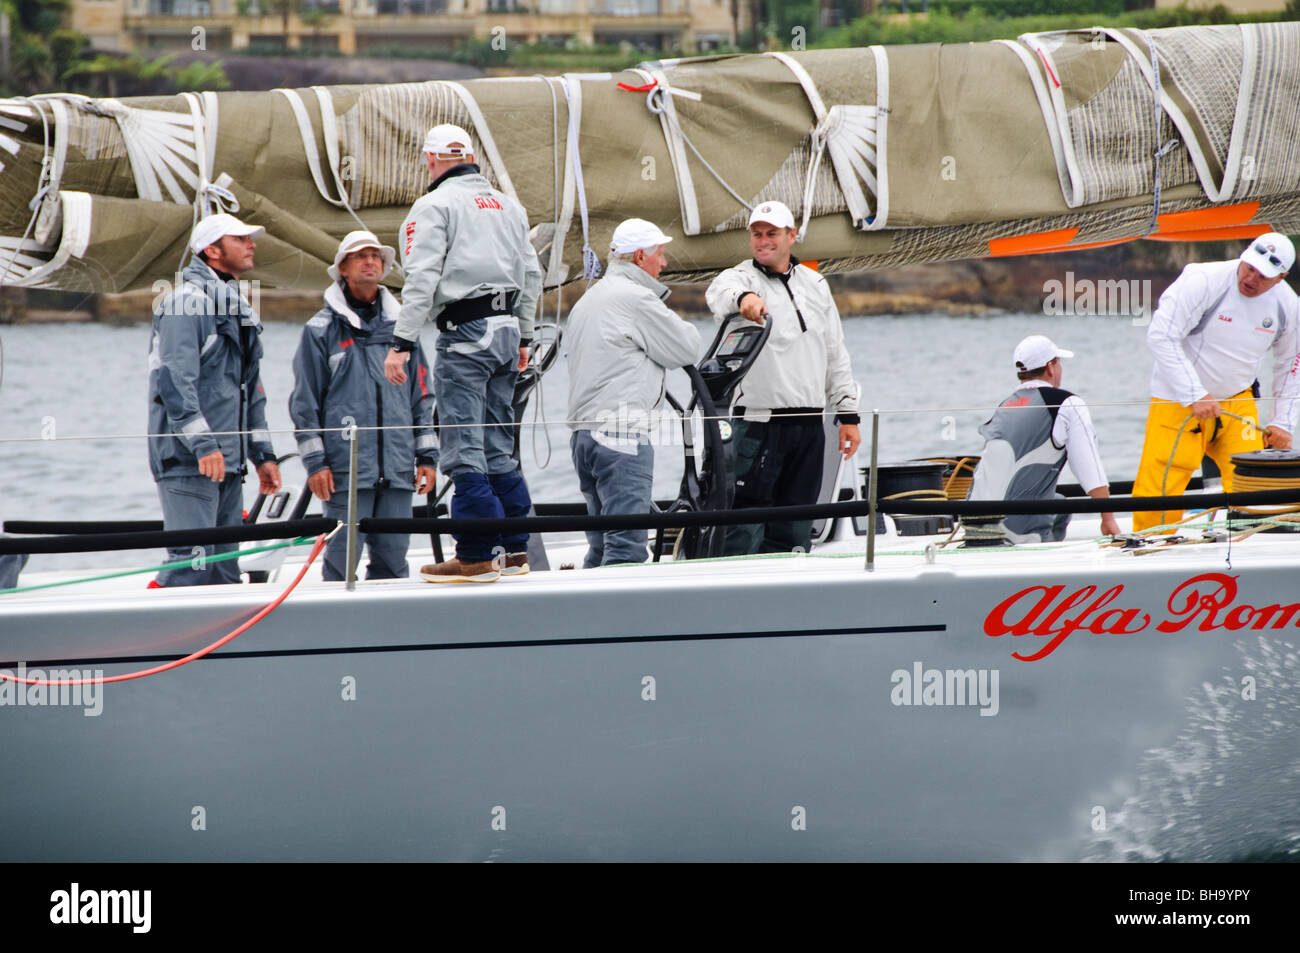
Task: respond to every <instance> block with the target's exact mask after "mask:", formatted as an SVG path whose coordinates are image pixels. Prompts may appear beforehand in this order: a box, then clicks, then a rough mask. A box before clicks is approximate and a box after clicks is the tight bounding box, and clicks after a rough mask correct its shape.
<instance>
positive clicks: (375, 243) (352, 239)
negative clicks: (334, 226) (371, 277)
mask: <svg viewBox="0 0 1300 953" xmlns="http://www.w3.org/2000/svg"><path fill="white" fill-rule="evenodd" d="M364 248H378V249H379V253H380V254H381V255H382V256H383V258H384V273H383V274H382V275H380V276H379V277H380V278H381V279H383V278H387V277H388V273H389V272H390V271H392V270H393V259H394V258H396V257H397V252H396V251H395V250H394V249H392V248H390V247H389V246H387V245H385V244H384V243H383V242H381V241H380V240H379V239H378V238H376V237H375V233H374V232H366V231H361V230H357V231H355V232H348V233H347V234H346V235H344V236H343V241H341V242H339V250H338V251H336V252H335V253H334V264H332V265H330V266H329V267H328V268H326V269H325V270H326V271H327V272H328V273H329V276H330V278H331V280H333V281H338V280H339V278H340V277H341V275H340V274H339V265H340V264H341V263H342V262H343V259H344V258H347V257H348V255H350V254H352V253H353V252H354V251H361V250H362V249H364Z"/></svg>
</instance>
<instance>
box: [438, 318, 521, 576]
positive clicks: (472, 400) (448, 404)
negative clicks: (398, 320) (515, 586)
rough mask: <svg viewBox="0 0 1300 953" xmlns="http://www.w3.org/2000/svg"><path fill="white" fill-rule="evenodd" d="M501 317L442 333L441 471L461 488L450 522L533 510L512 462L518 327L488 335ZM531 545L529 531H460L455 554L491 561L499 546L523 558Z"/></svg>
mask: <svg viewBox="0 0 1300 953" xmlns="http://www.w3.org/2000/svg"><path fill="white" fill-rule="evenodd" d="M500 320H501V319H500V318H479V319H478V320H475V321H468V322H466V323H465V324H462V325H460V326H458V327H456V328H453V329H452V330H450V331H444V332H443V333H442V334H440V335H438V343H437V345H436V349H437V361H436V363H435V364H434V368H433V380H434V382H433V392H434V396H435V397H436V398H437V400H438V469H439V470H441V471H442V472H443V473H445V474H447V475H448V476H450V477H451V481H452V484H453V485H454V486H455V488H456V492H455V493H454V494H453V495H452V498H451V515H452V517H453V518H462V517H463V518H466V519H493V518H496V519H500V518H502V517H514V516H525V515H527V513H528V510H529V508H530V507H531V506H532V500H531V499H530V498H529V495H528V487H527V486H526V485H525V484H524V480H523V477H522V476H521V475H520V473H519V465H518V464H517V463H516V462H515V459H514V451H515V432H514V421H515V417H514V406H513V405H514V398H515V381H516V380H517V379H518V377H519V372H518V371H517V370H516V369H515V368H516V365H517V364H518V363H519V327H518V325H510V324H508V323H507V324H502V325H501V326H498V327H497V328H496V329H495V330H491V328H492V322H497V321H500ZM506 320H507V322H512V321H513V320H514V319H513V318H507V319H506ZM489 332H490V333H489ZM484 341H486V344H484V343H483V342H484ZM527 547H528V535H527V534H526V533H516V534H513V535H511V536H505V537H503V536H501V535H486V534H484V535H477V534H471V533H457V534H456V557H457V558H458V559H459V560H460V561H461V562H482V561H484V560H488V559H492V558H493V557H494V556H495V555H496V551H497V550H498V549H500V550H504V552H505V553H506V554H512V553H522V552H524V551H525V550H526V549H527Z"/></svg>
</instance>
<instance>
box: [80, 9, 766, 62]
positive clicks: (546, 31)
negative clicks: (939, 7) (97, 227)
mask: <svg viewBox="0 0 1300 953" xmlns="http://www.w3.org/2000/svg"><path fill="white" fill-rule="evenodd" d="M735 6H736V9H735V10H734V11H733V8H732V7H733V0H74V3H73V15H72V20H73V22H72V26H73V28H74V29H76V30H79V31H80V32H82V33H84V34H86V35H87V36H89V37H90V39H91V42H92V43H93V44H94V46H95V47H96V48H97V49H101V50H109V51H120V52H131V51H140V52H143V51H147V50H163V51H166V50H183V49H184V50H189V49H200V48H201V49H207V50H211V51H216V52H225V51H238V50H242V49H246V48H248V47H249V46H253V45H256V46H260V47H268V46H271V47H280V48H286V47H287V48H288V49H291V50H313V49H315V50H320V51H322V52H337V53H343V54H354V53H355V54H358V55H362V56H365V55H367V54H386V55H392V54H394V53H400V52H404V51H409V52H410V53H418V52H427V51H429V50H436V51H440V52H450V51H453V50H457V49H462V48H464V47H465V46H467V45H468V44H469V43H470V41H471V40H481V41H488V42H491V41H493V40H504V41H505V42H508V43H536V42H548V43H553V44H556V45H563V44H565V43H570V42H576V43H578V44H581V45H585V46H592V45H598V44H617V43H631V44H633V45H634V46H636V47H639V48H642V49H647V50H658V51H663V52H669V51H674V50H679V51H681V52H697V51H705V50H710V49H716V48H718V47H720V46H726V45H729V44H734V42H735V31H736V30H737V29H740V30H743V29H745V28H746V27H747V25H748V18H747V16H746V15H745V13H746V8H747V7H748V3H747V2H746V0H738V2H736V4H735ZM200 40H201V42H202V44H203V45H202V46H201V47H200V46H198V45H197V43H198V42H200Z"/></svg>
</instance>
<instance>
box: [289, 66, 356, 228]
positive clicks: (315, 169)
mask: <svg viewBox="0 0 1300 953" xmlns="http://www.w3.org/2000/svg"><path fill="white" fill-rule="evenodd" d="M312 89H313V90H314V91H315V92H316V98H317V101H318V102H319V103H320V115H321V129H322V132H323V134H324V136H325V148H326V151H327V152H328V153H329V159H330V175H331V177H332V178H333V179H334V183H335V185H336V186H337V187H338V191H339V195H338V198H335V197H334V196H333V195H331V194H330V192H329V189H328V187H327V186H326V184H325V176H324V175H323V174H322V172H321V167H320V166H321V163H320V150H318V149H317V148H316V130H315V129H313V128H312V124H311V117H310V116H308V115H307V106H306V104H304V103H303V101H302V97H300V96H299V95H298V92H297V90H293V89H283V88H281V89H276V90H274V92H277V93H280V94H282V95H283V96H284V98H285V99H287V100H288V101H289V108H290V109H292V110H293V118H294V120H295V121H296V122H297V123H298V135H299V137H300V138H301V139H302V149H303V153H304V154H305V155H306V156H307V168H308V169H309V170H310V172H311V179H312V182H314V183H315V184H316V191H317V192H319V193H320V196H321V198H323V199H324V200H325V201H326V202H329V204H330V205H333V206H334V207H335V208H341V209H345V210H346V211H347V213H348V214H349V215H351V216H352V220H353V221H354V222H356V223H357V224H358V225H359V226H361V228H362V229H363V230H364V231H367V232H368V231H371V229H370V227H369V226H368V225H366V223H365V222H363V221H361V219H360V218H359V217H358V216H357V213H356V212H355V211H353V209H352V205H351V203H350V202H349V201H348V195H347V190H346V189H345V188H344V187H343V179H342V175H341V174H340V172H339V168H338V141H337V133H336V130H335V123H336V120H335V117H334V107H333V105H332V101H331V100H330V98H329V91H328V90H326V89H325V88H324V87H323V86H313V87H312Z"/></svg>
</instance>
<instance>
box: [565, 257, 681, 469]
mask: <svg viewBox="0 0 1300 953" xmlns="http://www.w3.org/2000/svg"><path fill="white" fill-rule="evenodd" d="M667 297H668V288H667V287H666V286H665V285H663V284H662V283H660V282H659V281H658V280H657V279H655V278H651V277H650V275H648V274H647V273H646V272H645V271H644V270H642V269H641V268H638V267H637V266H636V265H634V264H632V263H631V262H626V261H619V260H617V259H615V260H614V261H611V262H610V264H609V271H607V272H606V273H605V277H603V278H601V279H600V280H599V281H597V282H596V283H595V284H594V285H592V286H591V288H590V289H588V291H587V293H586V294H584V295H583V296H582V297H581V298H580V299H579V300H578V303H577V304H575V305H574V306H573V310H571V311H570V312H569V324H568V329H567V331H566V333H565V336H564V344H565V351H566V353H567V355H568V362H569V428H570V429H571V430H591V431H593V432H595V433H597V434H604V435H606V436H613V437H615V438H617V437H618V436H626V435H628V434H647V435H648V434H651V433H653V432H655V430H656V429H657V428H656V426H655V425H654V423H653V422H652V420H651V411H653V410H654V409H655V407H657V406H658V405H659V401H660V400H661V399H662V398H663V393H664V371H665V369H669V368H675V367H681V366H683V365H685V364H691V363H693V362H694V361H695V360H696V359H697V358H698V357H699V356H700V332H699V331H697V330H696V329H695V328H693V327H692V326H691V325H689V324H687V323H686V322H685V321H683V320H682V319H681V318H679V317H678V316H677V315H676V314H674V313H673V312H672V310H671V309H670V308H669V307H668V305H666V304H664V299H665V298H667ZM596 440H597V442H599V443H602V445H608V444H606V443H605V442H604V441H602V440H601V439H600V437H599V436H597V437H596ZM631 450H632V452H633V453H635V452H636V445H635V441H634V442H633V443H632V447H631Z"/></svg>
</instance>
